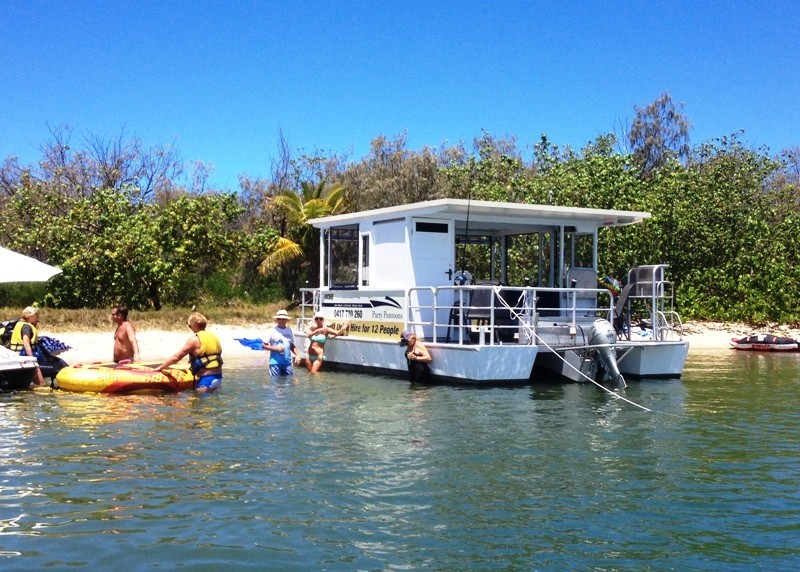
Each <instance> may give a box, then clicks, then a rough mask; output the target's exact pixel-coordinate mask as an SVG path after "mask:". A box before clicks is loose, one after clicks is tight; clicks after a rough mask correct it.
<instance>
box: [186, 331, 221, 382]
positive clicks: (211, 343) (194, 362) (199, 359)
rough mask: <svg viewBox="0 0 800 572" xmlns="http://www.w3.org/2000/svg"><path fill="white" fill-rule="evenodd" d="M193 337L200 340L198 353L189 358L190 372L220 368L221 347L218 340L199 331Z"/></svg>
mask: <svg viewBox="0 0 800 572" xmlns="http://www.w3.org/2000/svg"><path fill="white" fill-rule="evenodd" d="M195 335H196V336H197V339H199V340H200V352H199V353H198V354H197V355H196V356H195V355H193V356H189V357H190V359H189V365H190V366H191V368H192V372H193V373H197V372H198V371H200V370H201V369H214V368H217V367H222V346H221V345H220V343H219V338H217V336H215V335H214V334H212V333H211V332H207V331H205V330H200V331H199V332H197V334H195Z"/></svg>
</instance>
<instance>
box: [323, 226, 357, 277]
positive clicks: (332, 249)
mask: <svg viewBox="0 0 800 572" xmlns="http://www.w3.org/2000/svg"><path fill="white" fill-rule="evenodd" d="M326 238H327V251H328V257H327V260H326V262H327V271H328V284H329V285H330V287H331V288H340V289H344V288H358V242H359V239H358V225H357V224H354V225H348V226H335V227H332V228H331V229H330V230H328V232H327V237H326Z"/></svg>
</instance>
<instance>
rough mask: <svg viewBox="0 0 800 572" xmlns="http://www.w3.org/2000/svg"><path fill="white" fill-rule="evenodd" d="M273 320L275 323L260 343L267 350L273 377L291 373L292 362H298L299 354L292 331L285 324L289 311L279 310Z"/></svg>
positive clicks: (292, 371) (292, 369)
mask: <svg viewBox="0 0 800 572" xmlns="http://www.w3.org/2000/svg"><path fill="white" fill-rule="evenodd" d="M273 320H275V322H277V323H276V325H275V326H274V327H273V328H272V329H271V330H270V331H269V336H268V337H267V341H265V342H264V343H263V344H262V347H263V348H264V349H265V350H269V374H270V375H271V376H273V377H275V376H281V375H293V374H294V368H292V363H300V355H299V354H298V352H297V346H295V345H294V332H293V331H292V329H291V328H290V327H288V326H287V325H286V324H287V322H288V321H289V313H288V312H287V311H286V310H279V311H278V313H277V314H275V316H274V317H273Z"/></svg>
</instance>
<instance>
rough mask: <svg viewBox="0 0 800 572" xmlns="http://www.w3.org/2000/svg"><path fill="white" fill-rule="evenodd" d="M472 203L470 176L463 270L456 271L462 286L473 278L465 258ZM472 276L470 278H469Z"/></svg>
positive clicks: (462, 256) (462, 244) (463, 245)
mask: <svg viewBox="0 0 800 572" xmlns="http://www.w3.org/2000/svg"><path fill="white" fill-rule="evenodd" d="M471 205H472V180H471V177H470V182H469V188H468V189H467V221H466V225H465V226H464V242H462V243H461V257H460V258H461V270H459V271H458V272H456V278H457V279H458V283H459V285H460V286H463V285H464V284H465V283H466V282H468V281H469V280H470V278H471V275H470V274H469V272H467V271H466V269H465V268H464V260H465V259H466V257H467V255H466V253H467V243H468V242H469V210H470V206H471ZM468 276H470V278H468Z"/></svg>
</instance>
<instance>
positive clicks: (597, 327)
mask: <svg viewBox="0 0 800 572" xmlns="http://www.w3.org/2000/svg"><path fill="white" fill-rule="evenodd" d="M616 343H617V332H616V331H615V330H614V326H612V325H611V323H610V322H609V321H608V320H603V319H599V320H595V321H594V324H592V328H591V329H590V330H589V345H590V346H595V345H598V346H601V347H598V348H595V351H596V352H597V356H598V357H599V359H600V363H601V365H602V366H603V369H604V370H605V372H606V376H607V377H608V378H609V379H610V381H611V382H613V383H616V384H618V385H620V386H621V387H626V384H625V378H624V377H622V374H621V373H620V372H619V367H618V366H617V354H616V352H615V351H614V344H616Z"/></svg>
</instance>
